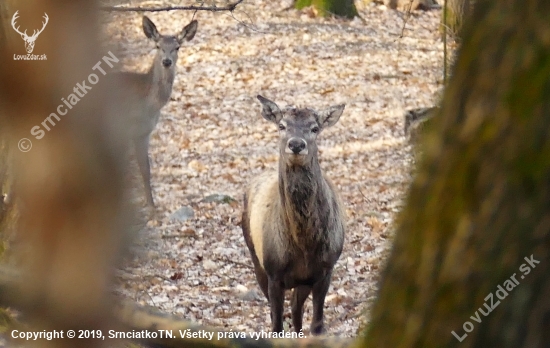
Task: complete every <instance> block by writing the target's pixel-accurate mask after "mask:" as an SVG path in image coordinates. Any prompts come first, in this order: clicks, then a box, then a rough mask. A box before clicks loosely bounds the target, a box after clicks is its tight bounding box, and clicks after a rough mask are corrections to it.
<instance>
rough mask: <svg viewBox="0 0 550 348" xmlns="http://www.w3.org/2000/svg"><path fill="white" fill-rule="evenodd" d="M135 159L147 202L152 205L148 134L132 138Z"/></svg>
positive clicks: (153, 203) (153, 204)
mask: <svg viewBox="0 0 550 348" xmlns="http://www.w3.org/2000/svg"><path fill="white" fill-rule="evenodd" d="M134 146H135V152H136V159H137V162H138V166H139V170H140V172H141V177H142V179H143V186H144V188H145V195H146V199H147V204H148V205H150V206H152V207H154V206H155V202H154V200H153V191H152V189H151V167H150V165H149V135H146V136H141V137H139V138H137V139H135V140H134Z"/></svg>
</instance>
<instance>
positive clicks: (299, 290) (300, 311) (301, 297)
mask: <svg viewBox="0 0 550 348" xmlns="http://www.w3.org/2000/svg"><path fill="white" fill-rule="evenodd" d="M310 292H311V286H306V285H301V286H298V287H296V288H295V289H294V291H292V300H291V308H292V325H294V331H296V332H300V330H302V319H303V317H304V303H305V302H306V299H307V297H308V296H309V294H310Z"/></svg>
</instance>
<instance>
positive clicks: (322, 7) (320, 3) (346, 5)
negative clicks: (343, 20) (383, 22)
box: [295, 0, 358, 18]
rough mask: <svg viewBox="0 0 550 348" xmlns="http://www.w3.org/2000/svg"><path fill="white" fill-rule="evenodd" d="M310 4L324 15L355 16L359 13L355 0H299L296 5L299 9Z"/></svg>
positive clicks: (320, 14)
mask: <svg viewBox="0 0 550 348" xmlns="http://www.w3.org/2000/svg"><path fill="white" fill-rule="evenodd" d="M308 6H313V7H314V8H315V9H316V10H317V11H318V13H319V16H322V17H325V16H330V15H336V16H340V17H347V18H353V17H355V16H357V15H358V13H357V8H356V7H355V3H354V0H297V1H296V5H295V7H296V8H297V9H299V10H300V9H302V8H304V7H308Z"/></svg>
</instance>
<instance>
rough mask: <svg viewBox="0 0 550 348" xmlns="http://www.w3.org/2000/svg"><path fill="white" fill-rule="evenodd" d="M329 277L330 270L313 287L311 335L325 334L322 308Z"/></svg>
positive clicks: (330, 274)
mask: <svg viewBox="0 0 550 348" xmlns="http://www.w3.org/2000/svg"><path fill="white" fill-rule="evenodd" d="M331 276H332V270H331V271H330V272H328V274H327V275H326V276H325V277H324V278H323V279H321V280H320V281H319V282H317V283H316V284H315V285H313V296H312V297H313V320H312V321H311V328H310V331H311V334H312V335H320V334H322V333H324V332H325V328H324V324H323V320H324V318H323V306H324V305H325V297H326V296H327V292H328V288H329V286H330V278H331Z"/></svg>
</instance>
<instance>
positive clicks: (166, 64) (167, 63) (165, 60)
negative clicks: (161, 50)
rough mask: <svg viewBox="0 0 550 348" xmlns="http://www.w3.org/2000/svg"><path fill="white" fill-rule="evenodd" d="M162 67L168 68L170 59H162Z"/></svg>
mask: <svg viewBox="0 0 550 348" xmlns="http://www.w3.org/2000/svg"><path fill="white" fill-rule="evenodd" d="M162 65H164V67H165V68H169V67H170V65H172V60H171V59H168V58H166V59H163V60H162Z"/></svg>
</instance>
